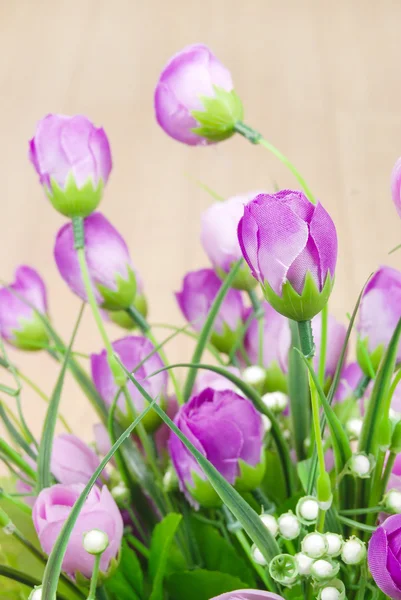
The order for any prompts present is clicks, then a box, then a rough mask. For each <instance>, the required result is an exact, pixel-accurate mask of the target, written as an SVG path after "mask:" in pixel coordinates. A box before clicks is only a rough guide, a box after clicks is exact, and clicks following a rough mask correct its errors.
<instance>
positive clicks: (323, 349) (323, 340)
mask: <svg viewBox="0 0 401 600" xmlns="http://www.w3.org/2000/svg"><path fill="white" fill-rule="evenodd" d="M320 316H321V319H322V327H321V332H322V333H321V336H320V350H319V372H318V374H319V382H320V385H321V386H322V387H323V386H324V382H325V374H326V353H327V325H328V317H329V305H328V304H325V305H324V307H323V310H322V312H321V315H320Z"/></svg>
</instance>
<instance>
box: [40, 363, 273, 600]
mask: <svg viewBox="0 0 401 600" xmlns="http://www.w3.org/2000/svg"><path fill="white" fill-rule="evenodd" d="M114 356H115V357H116V360H118V362H119V364H120V366H121V368H122V369H124V371H125V373H126V375H127V377H128V378H129V379H130V381H132V383H133V384H134V385H135V387H136V388H137V389H138V390H139V391H140V392H141V394H142V396H143V397H144V399H145V400H146V401H147V402H152V398H151V397H150V396H149V394H148V392H147V391H146V390H145V389H144V388H143V387H142V386H141V384H140V383H139V382H138V381H137V380H136V379H135V378H134V377H132V376H131V374H130V373H129V371H127V369H126V368H125V367H124V365H123V363H122V362H121V360H120V359H119V357H118V356H117V354H115V355H114ZM239 381H240V383H241V380H239ZM153 410H155V411H156V412H157V414H158V415H159V416H160V417H161V418H162V419H163V421H164V422H165V423H166V425H168V426H169V428H170V429H171V430H172V431H173V432H174V433H175V434H176V435H177V436H178V438H179V439H180V440H181V442H182V443H183V444H184V446H185V447H186V448H187V449H188V450H189V451H190V453H191V454H192V456H193V457H194V458H195V459H196V461H197V462H198V464H199V466H200V467H201V468H202V469H203V472H204V473H205V475H206V477H207V478H208V479H209V481H210V483H211V484H212V486H213V487H214V489H215V490H216V492H217V493H218V494H219V496H220V498H221V499H222V500H223V502H224V503H225V505H226V506H227V508H229V509H230V511H231V512H232V513H233V515H234V517H235V518H236V519H237V520H238V521H239V522H240V523H241V525H242V527H243V528H244V529H245V531H246V532H247V533H248V535H249V537H250V538H251V539H252V540H253V542H254V543H255V544H256V545H257V546H258V548H259V550H260V551H261V553H262V555H263V556H264V558H265V559H266V561H267V562H270V560H271V559H272V558H273V557H274V556H276V555H277V554H279V553H280V549H279V546H278V544H277V542H276V540H275V539H274V538H273V536H272V535H271V533H270V532H269V531H268V530H267V529H266V528H262V527H261V526H260V518H259V515H257V514H256V512H255V511H254V510H253V509H252V508H251V507H250V506H249V504H248V503H247V502H246V501H245V500H244V499H243V498H242V496H240V494H239V493H238V492H237V491H236V490H235V489H234V488H233V487H232V486H231V485H230V484H229V483H228V481H227V480H226V479H225V478H224V477H223V476H222V475H221V474H220V473H219V471H218V470H217V469H216V468H215V467H214V466H213V465H212V463H210V462H209V461H208V460H207V458H205V457H204V456H203V454H201V453H200V452H199V450H197V448H195V446H194V445H193V444H191V442H190V441H189V440H188V438H186V437H185V435H184V434H183V433H182V432H181V431H180V430H179V429H178V427H177V426H176V425H175V423H173V421H172V420H171V419H170V418H169V417H168V416H167V415H166V413H165V412H164V411H163V410H162V408H160V406H158V405H157V404H153ZM272 587H275V586H274V584H272ZM45 600H47V599H45Z"/></svg>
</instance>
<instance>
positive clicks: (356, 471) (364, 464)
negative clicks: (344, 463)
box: [348, 452, 375, 479]
mask: <svg viewBox="0 0 401 600" xmlns="http://www.w3.org/2000/svg"><path fill="white" fill-rule="evenodd" d="M374 466H375V462H374V459H373V457H368V456H366V454H365V453H364V452H358V453H357V454H353V455H352V456H351V458H350V460H349V463H348V467H349V470H350V472H351V473H352V474H353V475H355V477H360V478H361V479H367V478H369V477H370V474H371V473H372V470H373V468H374Z"/></svg>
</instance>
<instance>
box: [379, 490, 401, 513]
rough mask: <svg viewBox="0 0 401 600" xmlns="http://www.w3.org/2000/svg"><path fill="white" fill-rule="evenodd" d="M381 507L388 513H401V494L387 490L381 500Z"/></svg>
mask: <svg viewBox="0 0 401 600" xmlns="http://www.w3.org/2000/svg"><path fill="white" fill-rule="evenodd" d="M383 505H384V508H385V510H386V511H388V512H391V513H401V492H399V491H398V490H389V491H388V492H387V494H386V495H385V496H384V498H383Z"/></svg>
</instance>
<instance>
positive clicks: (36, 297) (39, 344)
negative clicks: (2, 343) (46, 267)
mask: <svg viewBox="0 0 401 600" xmlns="http://www.w3.org/2000/svg"><path fill="white" fill-rule="evenodd" d="M36 311H37V312H36ZM37 313H40V314H42V315H45V314H46V313H47V294H46V288H45V284H44V282H43V280H42V278H41V277H40V276H39V274H38V273H37V272H36V271H35V270H34V269H31V268H30V267H25V266H22V267H18V269H17V270H16V271H15V281H14V283H12V284H11V285H9V286H8V288H5V287H3V288H1V289H0V335H1V336H2V337H3V338H4V339H5V340H7V341H8V342H9V343H10V344H13V345H14V346H17V347H18V348H22V349H24V350H37V349H39V350H40V349H41V348H43V347H45V346H46V345H47V344H48V334H47V331H46V328H45V326H44V324H43V323H42V321H41V319H40V318H39V316H38V314H37Z"/></svg>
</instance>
